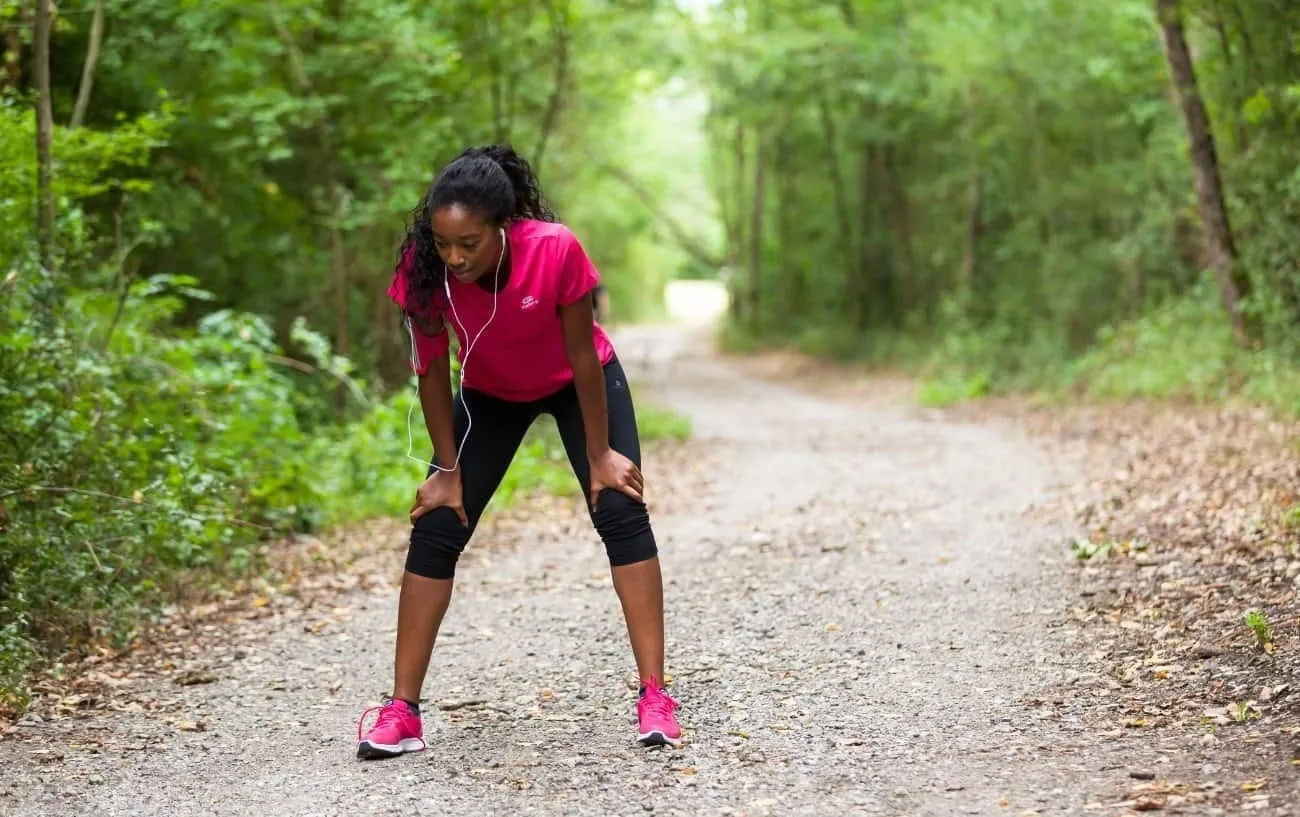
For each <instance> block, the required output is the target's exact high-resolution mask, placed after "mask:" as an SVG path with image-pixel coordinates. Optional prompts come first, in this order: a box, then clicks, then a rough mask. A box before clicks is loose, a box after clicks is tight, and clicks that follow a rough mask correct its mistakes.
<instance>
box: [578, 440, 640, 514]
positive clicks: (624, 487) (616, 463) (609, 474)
mask: <svg viewBox="0 0 1300 817" xmlns="http://www.w3.org/2000/svg"><path fill="white" fill-rule="evenodd" d="M588 463H589V464H590V466H591V507H592V510H595V508H596V497H597V496H599V495H600V492H601V491H602V490H604V489H605V488H613V489H614V490H616V491H622V492H623V493H625V494H627V495H628V496H630V497H632V498H633V499H635V500H636V501H637V502H643V501H644V500H643V499H642V495H641V492H642V490H644V488H645V481H644V479H643V478H642V477H641V469H640V468H637V467H636V463H634V462H632V461H631V460H630V459H628V458H627V457H625V456H623V455H622V454H620V453H618V452H617V451H615V450H614V449H612V448H611V449H609V450H608V451H606V452H605V454H604V456H601V457H598V458H594V459H593V458H588Z"/></svg>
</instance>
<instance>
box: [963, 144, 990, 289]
mask: <svg viewBox="0 0 1300 817" xmlns="http://www.w3.org/2000/svg"><path fill="white" fill-rule="evenodd" d="M983 204H984V195H983V185H982V183H981V179H980V171H979V168H978V167H977V168H975V169H974V170H973V171H971V180H970V205H969V206H968V208H967V211H966V241H965V243H964V245H963V247H962V254H961V288H962V289H964V290H967V291H968V292H969V291H972V290H974V289H975V275H976V272H977V264H976V260H977V259H978V257H979V239H980V222H981V216H980V213H981V211H982V209H983Z"/></svg>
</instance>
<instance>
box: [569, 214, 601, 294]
mask: <svg viewBox="0 0 1300 817" xmlns="http://www.w3.org/2000/svg"><path fill="white" fill-rule="evenodd" d="M559 256H560V257H559V261H560V263H559V270H560V271H559V279H560V280H559V303H560V305H561V306H568V305H569V304H572V303H577V302H578V301H579V300H581V299H582V298H583V297H586V296H588V295H590V293H591V290H592V289H593V288H595V286H596V285H597V284H598V283H600V272H599V271H598V270H597V269H596V265H595V264H593V263H592V262H591V259H590V258H589V257H588V256H587V251H586V250H585V249H583V247H582V242H580V241H578V237H577V236H575V235H574V234H573V233H571V232H569V231H567V230H566V231H565V232H564V238H563V239H562V244H561V246H560V251H559Z"/></svg>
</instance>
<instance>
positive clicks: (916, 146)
mask: <svg viewBox="0 0 1300 817" xmlns="http://www.w3.org/2000/svg"><path fill="white" fill-rule="evenodd" d="M1185 6H1186V8H1185V10H1184V22H1185V25H1186V30H1187V36H1188V38H1189V39H1190V41H1191V45H1192V50H1193V53H1194V54H1196V55H1197V64H1196V69H1197V72H1198V78H1199V79H1200V83H1201V92H1202V96H1203V97H1204V100H1205V103H1206V106H1207V108H1208V109H1209V111H1210V115H1211V117H1212V120H1213V121H1212V125H1213V133H1214V136H1215V137H1216V139H1217V140H1218V146H1219V153H1218V155H1219V158H1220V163H1221V168H1220V169H1221V171H1222V176H1223V179H1224V181H1225V185H1226V187H1227V190H1228V196H1229V201H1228V207H1229V220H1230V222H1231V225H1232V227H1233V229H1234V238H1235V239H1236V241H1235V243H1236V248H1237V250H1238V264H1239V265H1240V266H1241V268H1242V270H1244V271H1245V272H1246V273H1247V275H1246V277H1247V278H1248V279H1249V281H1250V282H1251V295H1250V297H1249V298H1247V299H1246V300H1245V302H1244V304H1243V306H1244V307H1245V309H1246V310H1247V312H1248V313H1249V315H1251V316H1252V317H1253V318H1255V319H1256V322H1257V324H1258V325H1259V326H1260V327H1261V335H1260V338H1259V340H1260V341H1261V342H1262V344H1263V347H1264V349H1265V350H1266V352H1265V353H1262V352H1258V350H1256V351H1249V352H1248V351H1245V350H1244V349H1240V348H1238V349H1233V348H1232V339H1231V337H1230V336H1229V334H1228V333H1227V316H1226V315H1225V314H1224V311H1223V308H1222V305H1221V304H1220V305H1219V306H1218V307H1217V308H1216V307H1215V301H1214V298H1216V297H1217V295H1212V294H1208V293H1204V292H1202V289H1201V287H1202V283H1201V279H1202V277H1203V276H1202V270H1203V269H1204V268H1205V267H1207V266H1208V257H1207V255H1206V254H1205V253H1204V252H1203V251H1202V249H1201V228H1200V225H1199V214H1198V212H1197V209H1196V197H1195V193H1194V184H1193V179H1192V172H1191V171H1192V168H1191V164H1190V162H1189V157H1188V146H1187V145H1188V136H1187V132H1186V128H1185V125H1184V123H1183V120H1182V116H1181V114H1180V112H1179V110H1178V108H1177V107H1176V105H1174V104H1171V99H1172V98H1173V96H1172V93H1171V89H1170V79H1169V69H1168V68H1167V65H1166V62H1165V59H1164V55H1163V53H1162V48H1161V43H1160V39H1159V35H1158V30H1157V27H1156V25H1155V21H1154V19H1153V11H1152V4H1151V3H1150V2H1149V1H1148V0H1106V2H1100V3H1083V4H1078V3H1073V4H1071V3H1063V2H1055V1H1054V0H1053V1H1052V2H1039V1H1038V0H994V2H987V3H981V4H974V5H972V4H962V3H953V2H932V3H923V4H917V3H907V2H902V0H886V1H885V2H870V3H866V2H860V1H853V2H844V3H838V4H822V5H816V4H812V5H809V4H795V3H775V4H773V3H766V2H765V3H754V2H752V1H751V0H725V1H724V2H721V3H718V4H714V5H713V6H711V8H710V10H709V12H708V14H707V22H706V23H705V24H704V25H703V26H702V27H701V28H700V36H699V38H698V41H697V43H696V52H695V53H696V64H697V66H698V68H699V70H700V71H701V73H702V75H703V76H704V77H705V78H706V80H707V88H708V93H709V98H710V109H709V114H708V117H707V127H708V132H709V136H710V145H709V150H710V155H711V162H710V182H711V185H712V187H713V188H714V190H715V193H716V198H717V201H718V206H719V211H720V213H721V215H722V218H723V221H724V226H725V233H726V245H727V255H728V259H729V261H730V264H731V266H732V272H733V273H734V274H733V275H732V276H731V278H730V286H731V289H732V294H733V296H734V297H735V298H736V299H737V301H738V305H739V308H738V310H737V313H736V315H735V316H734V319H733V321H732V322H733V323H734V324H736V325H735V326H734V327H733V328H732V329H729V330H728V335H729V337H730V338H731V339H732V340H735V339H736V338H738V337H741V336H743V337H745V338H747V339H748V340H747V342H749V343H761V342H764V341H770V342H777V343H782V344H784V343H788V342H794V343H795V344H796V345H797V346H799V347H800V348H802V349H804V350H805V351H812V352H815V353H818V354H827V355H832V356H835V357H853V358H858V359H864V360H876V361H881V360H887V361H889V362H890V363H901V364H904V365H909V366H911V367H913V368H915V369H917V370H918V371H920V372H921V373H922V374H923V375H924V376H926V377H927V378H929V382H928V384H927V385H926V386H925V387H924V388H923V392H922V395H921V396H922V399H923V400H926V401H927V402H939V403H943V402H949V401H951V400H956V399H966V398H968V397H972V396H978V395H979V394H982V393H984V392H986V391H989V390H998V389H1010V388H1033V387H1038V386H1044V385H1047V386H1051V385H1055V384H1058V383H1060V382H1061V381H1062V379H1063V371H1069V372H1074V373H1076V374H1077V375H1078V376H1079V377H1083V376H1085V375H1086V376H1087V377H1088V378H1091V379H1093V380H1094V381H1095V384H1096V388H1095V392H1096V393H1098V394H1103V393H1105V394H1116V395H1118V394H1126V393H1128V394H1137V393H1146V394H1162V395H1164V394H1173V393H1175V392H1191V393H1195V394H1199V395H1203V396H1206V397H1209V396H1210V395H1217V396H1218V397H1222V396H1224V395H1227V394H1229V393H1234V394H1243V395H1245V396H1247V397H1248V399H1263V400H1267V401H1268V402H1271V403H1273V404H1274V405H1281V406H1284V407H1289V406H1291V405H1293V404H1294V393H1293V392H1291V391H1290V388H1291V387H1290V386H1288V385H1286V384H1287V383H1288V382H1289V381H1290V380H1291V379H1292V374H1290V373H1291V372H1294V371H1295V369H1296V364H1297V362H1298V361H1300V342H1298V341H1297V340H1296V338H1297V337H1300V334H1297V333H1296V332H1295V331H1294V328H1295V324H1296V322H1297V320H1300V277H1298V276H1297V274H1296V269H1295V265H1294V258H1295V256H1296V251H1297V245H1298V244H1300V227H1297V225H1300V170H1297V168H1300V162H1298V161H1297V154H1296V150H1295V145H1296V144H1298V143H1300V116H1297V113H1300V97H1298V96H1297V93H1296V91H1297V88H1300V49H1297V47H1296V45H1295V44H1296V42H1298V41H1300V40H1298V39H1297V32H1300V12H1295V11H1287V12H1283V11H1282V10H1281V8H1280V7H1279V6H1278V5H1277V4H1269V3H1250V2H1247V3H1244V4H1243V3H1237V4H1225V3H1220V2H1216V0H1210V1H1209V2H1198V3H1187V4H1185ZM1189 322H1193V323H1190V324H1189ZM1099 338H1100V341H1099ZM1182 341H1188V342H1182ZM1097 344H1099V345H1098V346H1097V347H1096V348H1094V346H1095V345H1097ZM1157 349H1161V350H1163V351H1159V352H1157ZM1132 350H1137V351H1136V357H1132V356H1127V355H1128V354H1129V352H1130V351H1132ZM1081 356H1082V357H1081ZM1076 359H1077V360H1076ZM1071 361H1075V362H1074V363H1071ZM1103 361H1106V362H1103Z"/></svg>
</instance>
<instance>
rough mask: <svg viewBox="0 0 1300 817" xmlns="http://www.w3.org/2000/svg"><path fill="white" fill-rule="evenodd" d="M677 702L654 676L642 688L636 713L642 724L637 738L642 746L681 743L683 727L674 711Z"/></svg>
mask: <svg viewBox="0 0 1300 817" xmlns="http://www.w3.org/2000/svg"><path fill="white" fill-rule="evenodd" d="M675 709H677V702H676V701H674V700H673V699H672V698H670V697H669V696H668V693H667V692H665V691H664V688H663V687H662V686H660V685H659V680H658V679H657V678H654V677H653V676H652V677H651V678H650V681H649V683H647V684H646V685H645V686H644V687H642V690H641V698H640V699H639V700H638V701H637V702H636V714H637V719H638V721H639V723H640V726H639V728H638V731H637V736H636V739H637V741H638V742H640V744H641V745H642V746H663V745H665V744H667V745H669V746H673V747H676V746H679V745H681V737H682V729H681V727H680V726H678V725H677V718H675V717H673V711H674V710H675Z"/></svg>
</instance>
